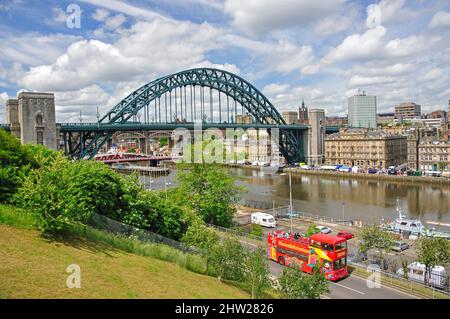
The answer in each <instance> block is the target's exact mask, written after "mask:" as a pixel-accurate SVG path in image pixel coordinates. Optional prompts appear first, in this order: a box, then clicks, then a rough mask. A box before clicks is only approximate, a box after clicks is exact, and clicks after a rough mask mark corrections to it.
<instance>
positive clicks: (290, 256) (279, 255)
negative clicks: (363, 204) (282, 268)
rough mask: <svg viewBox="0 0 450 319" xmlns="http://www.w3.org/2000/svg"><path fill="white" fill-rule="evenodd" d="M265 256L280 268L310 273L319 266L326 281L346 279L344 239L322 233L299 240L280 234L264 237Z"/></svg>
mask: <svg viewBox="0 0 450 319" xmlns="http://www.w3.org/2000/svg"><path fill="white" fill-rule="evenodd" d="M267 256H268V257H269V259H271V260H274V261H276V262H278V263H280V264H282V265H286V266H289V267H293V268H297V269H300V270H302V271H304V272H307V273H312V271H313V268H314V266H316V264H319V265H322V271H323V273H324V275H325V278H326V279H329V280H331V281H336V280H339V279H342V278H344V277H347V276H348V269H347V240H346V239H345V238H341V237H336V236H331V235H325V234H322V233H319V234H314V235H311V236H310V237H302V236H300V235H299V234H295V235H292V234H290V233H286V232H283V231H274V232H269V234H268V235H267Z"/></svg>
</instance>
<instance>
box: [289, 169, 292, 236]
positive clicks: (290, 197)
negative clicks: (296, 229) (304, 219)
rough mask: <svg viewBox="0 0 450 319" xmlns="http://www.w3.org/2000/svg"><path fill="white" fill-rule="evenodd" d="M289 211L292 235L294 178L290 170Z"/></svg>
mask: <svg viewBox="0 0 450 319" xmlns="http://www.w3.org/2000/svg"><path fill="white" fill-rule="evenodd" d="M289 210H290V215H291V234H292V176H291V170H290V169H289Z"/></svg>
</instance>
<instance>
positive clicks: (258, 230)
mask: <svg viewBox="0 0 450 319" xmlns="http://www.w3.org/2000/svg"><path fill="white" fill-rule="evenodd" d="M250 234H252V235H254V236H258V237H261V236H262V235H263V230H262V226H261V225H258V224H252V230H251V232H250Z"/></svg>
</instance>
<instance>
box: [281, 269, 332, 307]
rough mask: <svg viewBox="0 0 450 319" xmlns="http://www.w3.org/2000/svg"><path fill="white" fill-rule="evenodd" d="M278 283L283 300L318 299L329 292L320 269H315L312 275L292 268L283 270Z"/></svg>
mask: <svg viewBox="0 0 450 319" xmlns="http://www.w3.org/2000/svg"><path fill="white" fill-rule="evenodd" d="M278 282H279V287H280V288H279V289H280V291H281V293H282V296H283V298H285V299H319V298H320V296H321V295H322V294H324V293H326V292H328V291H329V289H328V282H327V281H326V279H325V276H324V275H323V273H322V271H321V269H320V267H316V268H315V269H314V271H313V274H312V275H308V274H304V273H302V272H301V271H300V270H297V269H294V268H285V269H283V272H282V273H281V276H280V278H279V279H278Z"/></svg>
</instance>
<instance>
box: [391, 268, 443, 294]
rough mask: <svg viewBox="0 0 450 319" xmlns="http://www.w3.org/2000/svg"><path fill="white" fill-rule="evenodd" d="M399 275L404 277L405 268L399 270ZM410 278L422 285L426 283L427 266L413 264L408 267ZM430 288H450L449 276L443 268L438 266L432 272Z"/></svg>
mask: <svg viewBox="0 0 450 319" xmlns="http://www.w3.org/2000/svg"><path fill="white" fill-rule="evenodd" d="M397 275H399V276H403V275H404V273H403V268H400V269H399V270H397ZM408 278H409V279H411V280H414V281H417V282H420V283H425V265H424V264H421V263H419V262H413V263H411V264H409V265H408ZM429 284H430V286H433V287H436V288H441V289H446V288H447V287H448V275H447V272H446V270H445V268H444V267H443V266H436V267H434V268H433V269H432V270H431V274H430V280H429Z"/></svg>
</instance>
